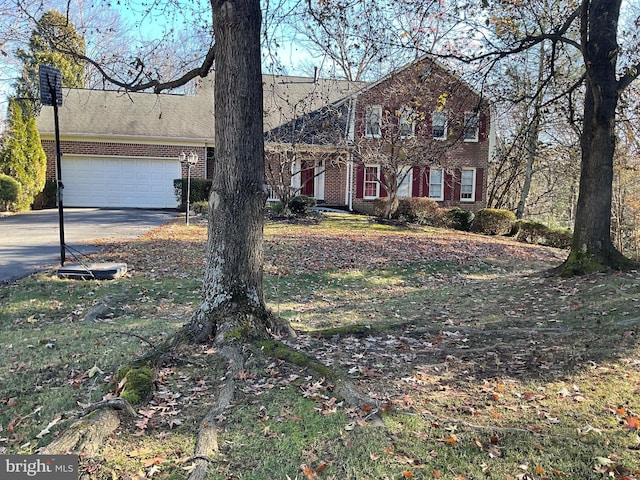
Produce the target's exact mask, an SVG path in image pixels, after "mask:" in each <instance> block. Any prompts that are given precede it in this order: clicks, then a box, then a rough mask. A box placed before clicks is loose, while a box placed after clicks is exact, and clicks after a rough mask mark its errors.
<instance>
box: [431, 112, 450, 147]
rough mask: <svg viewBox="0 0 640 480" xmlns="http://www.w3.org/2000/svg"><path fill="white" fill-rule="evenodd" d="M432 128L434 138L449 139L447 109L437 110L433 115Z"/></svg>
mask: <svg viewBox="0 0 640 480" xmlns="http://www.w3.org/2000/svg"><path fill="white" fill-rule="evenodd" d="M432 128H433V139H434V140H446V139H447V111H446V110H436V111H435V112H433V115H432Z"/></svg>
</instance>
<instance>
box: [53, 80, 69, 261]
mask: <svg viewBox="0 0 640 480" xmlns="http://www.w3.org/2000/svg"><path fill="white" fill-rule="evenodd" d="M51 97H52V98H53V119H54V122H55V138H56V170H57V179H56V180H57V184H58V223H59V227H60V266H61V267H64V262H65V260H66V259H65V245H64V207H63V202H62V197H63V191H64V185H63V183H62V150H61V149H60V124H59V121H58V102H57V98H56V90H55V88H53V87H52V88H51Z"/></svg>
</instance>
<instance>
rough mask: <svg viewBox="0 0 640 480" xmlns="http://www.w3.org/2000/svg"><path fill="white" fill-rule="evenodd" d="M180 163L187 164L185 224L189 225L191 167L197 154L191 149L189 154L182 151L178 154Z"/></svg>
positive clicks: (196, 158) (195, 161)
mask: <svg viewBox="0 0 640 480" xmlns="http://www.w3.org/2000/svg"><path fill="white" fill-rule="evenodd" d="M178 158H179V160H180V163H182V164H183V165H186V166H187V212H186V217H185V221H186V224H187V225H189V208H190V206H189V201H190V198H189V197H191V167H193V166H195V164H196V163H198V154H197V153H195V152H193V151H191V152H189V154H186V153H184V151H183V152H181V153H180V155H179V156H178Z"/></svg>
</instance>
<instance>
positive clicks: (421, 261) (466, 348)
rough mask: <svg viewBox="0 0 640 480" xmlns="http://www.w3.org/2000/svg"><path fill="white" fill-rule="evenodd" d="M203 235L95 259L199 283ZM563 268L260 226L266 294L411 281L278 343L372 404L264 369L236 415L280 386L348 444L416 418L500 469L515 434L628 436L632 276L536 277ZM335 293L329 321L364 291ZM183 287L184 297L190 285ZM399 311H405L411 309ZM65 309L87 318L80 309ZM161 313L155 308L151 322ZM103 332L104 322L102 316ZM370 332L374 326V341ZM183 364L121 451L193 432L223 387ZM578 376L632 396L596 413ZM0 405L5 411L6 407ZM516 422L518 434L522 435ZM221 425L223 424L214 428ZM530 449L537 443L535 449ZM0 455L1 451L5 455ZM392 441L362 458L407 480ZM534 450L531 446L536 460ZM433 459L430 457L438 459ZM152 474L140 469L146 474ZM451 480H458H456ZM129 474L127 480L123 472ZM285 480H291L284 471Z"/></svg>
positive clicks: (440, 438) (304, 300) (391, 235)
mask: <svg viewBox="0 0 640 480" xmlns="http://www.w3.org/2000/svg"><path fill="white" fill-rule="evenodd" d="M205 236H206V230H205V228H204V227H202V226H194V227H192V228H190V229H188V230H186V229H184V228H183V227H182V226H181V225H179V224H178V223H177V222H176V223H174V224H169V225H167V226H165V227H163V228H160V229H157V230H154V231H152V232H150V233H149V234H148V235H146V236H144V237H142V238H141V239H140V240H139V241H136V242H126V243H119V244H108V245H105V250H104V251H103V252H102V253H101V254H99V256H104V257H108V258H109V259H110V260H114V261H117V260H122V261H127V262H128V263H130V264H131V266H132V268H131V269H130V273H129V277H130V278H136V277H145V278H149V279H151V280H154V281H161V280H166V279H176V280H193V281H196V280H197V279H198V278H199V277H200V275H201V270H202V268H203V262H204V259H203V257H204V241H205ZM565 256H566V252H564V251H559V250H555V249H550V248H545V247H537V246H531V245H525V244H519V243H515V242H512V241H511V240H508V239H501V238H488V237H482V236H477V235H471V234H465V233H460V232H450V231H436V232H435V233H433V232H432V233H428V234H425V233H424V232H422V231H402V232H397V231H389V232H385V231H375V230H371V231H369V230H366V229H363V230H360V231H357V232H356V233H354V232H351V231H345V230H339V229H337V230H324V229H323V228H322V223H321V224H320V225H319V226H300V225H284V226H283V225H278V226H277V228H275V229H270V227H269V226H267V229H266V239H265V257H266V258H265V271H266V275H267V282H269V281H274V280H275V279H277V280H278V281H282V279H286V280H287V281H289V282H292V283H296V282H297V279H298V278H300V277H303V276H315V277H317V281H316V282H317V283H316V285H317V284H319V283H320V282H322V281H323V280H324V279H326V277H323V275H324V274H326V273H331V272H336V271H339V272H345V271H347V272H348V271H352V272H362V273H363V275H364V276H365V277H367V278H373V277H375V276H376V272H379V271H380V269H384V268H391V269H396V271H402V269H403V268H405V267H408V269H407V272H408V273H407V275H406V276H405V277H404V278H403V279H402V280H401V281H399V282H397V283H395V284H394V285H388V284H385V281H384V279H382V281H381V282H380V285H379V287H380V288H378V289H377V290H376V289H375V288H372V289H371V290H368V291H366V292H365V293H366V295H369V298H367V299H366V300H368V301H369V302H370V303H371V304H372V305H374V308H372V309H371V311H369V312H368V313H367V315H366V316H365V317H364V319H365V321H364V322H363V323H362V324H361V325H360V326H361V327H362V328H361V329H359V330H358V331H357V332H356V333H349V330H346V331H344V332H340V331H336V332H333V333H329V334H324V333H323V332H321V329H322V326H323V325H322V322H314V320H313V319H311V320H310V321H309V322H308V323H307V324H306V325H305V327H306V328H305V331H304V332H303V333H301V334H300V335H299V337H298V339H297V340H296V341H295V343H292V344H291V346H292V347H293V348H297V349H300V350H302V351H304V352H305V353H309V354H312V355H314V356H315V357H316V358H318V359H319V360H320V361H322V362H323V363H324V364H325V365H327V366H331V367H334V368H336V369H339V370H340V371H342V372H344V373H345V375H347V376H348V377H350V378H351V379H352V380H354V381H355V382H356V384H357V385H358V386H359V387H360V388H361V389H363V390H364V391H365V392H366V393H367V394H368V395H369V396H370V397H371V398H373V399H374V400H376V401H377V404H376V405H375V406H371V405H362V406H360V407H359V408H355V409H354V408H348V407H347V406H345V405H344V404H343V403H342V402H341V401H340V400H339V399H337V398H336V397H335V396H334V395H333V392H332V390H333V387H332V385H331V384H330V382H327V381H326V380H325V379H323V378H316V377H314V376H313V375H310V374H309V372H307V371H305V370H304V369H302V368H295V367H292V366H291V365H288V364H285V363H284V362H282V361H279V360H277V359H274V361H273V362H272V363H269V364H267V365H263V366H261V367H260V368H257V367H255V366H254V367H255V368H251V369H247V370H246V371H243V372H241V373H240V374H239V378H238V381H239V382H240V390H241V392H242V398H241V399H239V400H238V403H240V402H243V401H249V402H256V401H257V402H259V399H260V397H261V396H263V395H265V393H267V392H269V391H271V390H278V389H285V388H288V387H290V386H293V387H294V391H296V392H297V394H298V395H300V396H302V397H303V398H305V399H307V400H309V401H312V402H314V404H315V407H314V409H315V411H316V412H317V413H318V414H319V415H323V416H330V415H336V414H341V415H345V416H346V418H347V419H348V422H347V423H346V424H345V426H344V430H345V432H350V431H353V429H354V428H359V427H361V426H363V425H366V423H367V421H368V419H369V418H370V415H371V410H372V409H374V408H375V409H380V411H381V412H380V413H385V412H387V411H397V412H407V413H410V414H411V415H416V414H417V415H419V416H420V418H422V419H425V420H426V421H427V423H429V424H430V425H431V428H432V429H434V433H432V434H430V433H428V432H427V431H423V430H420V431H416V432H414V433H413V435H414V436H418V437H422V436H424V439H425V440H428V439H434V441H435V442H436V444H437V443H440V445H441V447H439V448H452V449H455V448H462V447H463V445H470V446H473V448H474V449H475V450H476V451H477V452H479V453H480V454H482V455H484V456H485V458H486V461H495V459H504V457H506V456H508V455H507V451H506V450H507V447H506V446H505V445H506V442H507V440H505V439H504V437H505V436H509V435H510V434H512V433H514V432H519V431H523V432H527V433H528V434H533V435H542V436H544V433H545V432H546V431H547V430H548V429H549V428H552V427H553V426H554V425H559V424H562V425H568V426H569V427H570V428H572V429H573V430H574V431H575V432H576V435H577V438H579V439H585V438H588V439H590V440H589V441H590V442H591V441H594V440H593V439H594V438H598V437H601V436H612V435H622V434H625V432H627V433H626V435H630V434H635V432H636V431H637V430H638V414H639V411H640V405H638V404H637V403H634V397H633V394H637V393H640V381H639V380H638V370H639V367H640V357H639V356H638V348H637V347H638V345H637V333H638V331H637V330H638V324H639V323H640V318H638V317H637V311H638V308H637V307H638V302H639V300H638V299H639V298H640V277H638V273H637V272H631V273H615V274H608V275H591V276H585V277H579V278H577V279H576V278H574V279H562V278H558V277H554V276H549V275H545V274H544V272H545V270H546V269H548V268H551V267H553V266H557V265H558V264H559V263H560V262H561V261H562V260H563V259H564V258H565ZM415 265H420V268H423V267H424V268H423V271H422V272H421V273H419V274H416V273H415V271H414V270H412V269H411V268H410V267H412V266H415ZM344 283H347V286H346V287H345V288H342V289H340V288H338V289H337V296H339V297H340V300H339V301H336V300H335V298H334V299H332V295H325V296H326V297H327V300H326V301H328V302H332V303H331V308H332V309H334V310H335V311H336V312H338V315H339V312H340V310H341V309H343V308H345V306H347V307H348V305H349V302H350V301H351V300H352V299H354V298H357V297H358V294H359V293H360V294H361V293H362V292H357V291H351V290H350V289H349V286H348V282H344ZM416 284H417V285H418V294H419V295H421V296H422V297H423V300H424V301H422V302H421V303H420V304H419V305H416V304H411V303H410V302H407V305H405V308H403V309H400V310H399V311H398V315H393V318H391V319H390V318H389V316H390V315H389V314H388V312H386V311H381V309H376V308H375V305H376V304H379V303H382V302H383V301H384V299H385V297H386V296H388V295H393V296H397V297H399V298H402V297H403V295H404V294H406V293H407V291H408V286H413V287H415V285H416ZM311 285H312V286H313V283H312V284H311ZM173 288H174V289H180V285H179V284H176V283H174V287H173ZM189 289H190V290H191V291H196V290H197V287H194V286H190V287H189ZM181 293H182V292H180V291H178V294H177V295H175V296H173V295H171V293H170V292H169V294H167V292H165V293H164V296H163V302H161V303H160V305H162V304H163V303H164V304H165V305H166V306H165V307H164V309H169V310H171V309H174V308H175V309H177V311H179V312H180V314H179V316H180V317H182V318H183V319H185V317H186V316H187V315H188V314H189V312H190V311H192V309H193V308H195V307H194V304H193V302H192V301H190V302H189V304H188V305H186V306H185V305H183V304H180V303H179V302H176V301H175V299H180V298H181V295H180V294H181ZM314 295H315V292H314V290H313V289H312V290H310V291H306V292H304V294H303V295H300V296H299V298H298V299H297V300H296V299H295V298H294V299H293V300H294V301H293V303H294V305H293V307H292V309H293V310H299V311H301V312H303V311H304V310H305V309H306V308H308V305H309V304H313V302H314ZM145 298H146V296H145V294H144V293H143V294H142V296H139V297H138V300H139V302H138V305H136V307H132V306H131V305H128V306H124V307H120V308H122V311H126V310H127V307H128V308H140V307H142V308H145V307H146V305H145V304H147V303H151V304H153V303H156V301H155V300H151V301H149V302H147V301H146V300H145ZM411 298H412V299H415V295H414V296H411ZM430 299H437V301H429V300H430ZM296 302H297V303H296ZM156 305H157V303H156ZM57 308H60V306H58V307H57ZM78 308H80V309H83V308H85V306H83V305H82V304H80V305H78ZM162 310H163V309H160V310H158V309H157V307H156V311H157V312H161V311H162ZM108 318H109V321H111V319H112V318H113V317H108ZM114 321H117V315H116V317H115V319H114ZM385 322H386V323H385ZM379 325H383V327H384V328H382V329H381V328H378V327H379ZM612 339H614V340H615V344H613V345H612ZM182 353H183V354H184V358H185V360H186V364H187V365H189V367H188V368H185V367H184V366H183V364H182V363H177V364H174V365H165V367H163V369H162V370H161V371H160V372H159V376H158V388H157V389H156V391H155V392H154V395H153V398H152V400H151V401H150V402H149V404H148V405H147V406H145V407H144V408H142V409H141V410H140V411H139V412H138V413H139V416H138V418H136V419H135V421H134V422H133V423H132V425H131V426H130V427H129V428H130V430H129V433H130V434H131V435H132V436H133V437H145V438H149V437H150V436H152V437H154V438H159V439H162V438H163V437H170V436H171V435H173V433H172V432H175V433H176V434H177V433H179V432H182V431H184V430H185V429H191V430H192V431H193V430H194V429H195V428H197V424H198V421H199V418H202V416H203V415H204V412H206V408H207V405H208V403H209V402H210V396H211V394H212V392H215V391H216V388H217V387H218V385H219V384H220V381H221V379H222V378H224V374H223V373H221V372H218V374H217V376H211V375H207V374H205V373H203V370H202V369H200V368H198V365H200V364H201V363H202V362H206V359H207V358H208V357H210V356H211V355H213V354H214V353H215V352H213V351H212V350H211V349H210V347H206V348H203V349H202V350H198V351H195V352H193V351H191V352H182ZM190 362H192V363H190ZM100 367H102V365H100V366H98V365H96V364H94V366H93V367H92V368H88V369H87V370H79V371H74V370H71V373H70V374H69V378H68V380H67V382H69V383H70V384H71V385H74V388H76V387H75V386H77V387H78V388H80V389H81V388H83V386H84V385H85V384H87V382H89V381H90V380H91V379H92V378H93V377H94V376H97V375H101V374H102V373H103V372H102V370H101V369H100ZM15 368H19V366H17V365H16V367H15ZM196 372H198V373H196ZM584 372H587V373H584ZM587 374H589V375H595V376H596V377H597V378H600V379H602V381H603V382H606V381H607V379H608V378H612V377H614V376H618V375H627V376H628V378H629V381H630V382H631V383H633V382H636V383H635V387H634V386H633V385H632V386H631V387H630V389H629V392H628V393H626V392H621V393H620V395H619V396H618V397H617V398H616V400H617V402H616V403H615V404H609V403H608V402H606V400H604V399H603V397H602V396H603V395H604V394H603V392H601V391H596V392H591V391H583V390H582V389H581V386H580V385H577V384H574V383H567V381H566V380H567V378H568V376H569V375H571V376H572V378H580V375H587ZM591 388H593V387H591ZM635 398H637V397H635ZM251 399H254V400H251ZM2 401H3V402H4V404H5V405H9V404H10V403H12V402H15V400H13V399H8V400H7V399H3V400H2ZM588 409H590V410H593V409H599V410H600V412H599V414H598V415H596V420H597V422H594V421H592V420H590V423H589V422H583V421H582V417H585V416H586V414H585V413H584V412H586V411H587V410H588ZM260 415H262V416H258V417H257V418H258V419H259V420H261V421H262V422H263V423H268V422H269V421H271V420H272V419H273V418H275V419H276V420H277V419H278V418H280V419H283V420H286V421H293V422H301V421H303V419H302V418H300V417H299V416H298V415H297V414H295V413H292V412H291V411H289V410H287V409H283V410H282V411H281V412H279V413H278V414H277V415H275V417H271V416H270V415H268V414H267V413H266V411H262V413H260ZM523 415H526V418H527V423H526V424H522V423H520V421H521V419H522V416H523ZM519 419H520V421H519ZM220 420H221V421H222V422H224V421H225V420H226V416H225V415H223V417H222V418H220ZM58 422H59V419H58V417H57V416H56V417H54V418H51V419H49V420H47V421H45V422H44V423H43V426H44V427H45V428H43V429H42V431H41V434H42V435H41V437H44V438H46V437H47V436H48V435H49V434H50V432H49V429H50V428H53V427H54V426H55V425H56V424H57V423H58ZM592 424H593V425H592ZM0 427H2V425H1V424H0ZM19 427H20V420H19V417H16V418H14V419H13V421H12V422H10V423H8V424H5V426H4V429H5V431H6V430H9V431H10V432H11V433H15V430H16V429H19ZM267 427H270V426H269V425H265V427H264V432H263V433H264V435H268V436H271V435H273V434H274V433H273V431H271V428H267ZM454 427H455V428H454ZM621 432H622V433H621ZM636 436H637V435H636ZM16 438H17V437H16ZM0 440H2V439H0ZM538 441H541V442H543V443H544V438H542V439H539V440H538ZM572 441H573V440H572ZM580 441H582V440H580ZM7 443H8V439H7V438H5V439H4V444H5V445H6V444H7ZM9 443H10V442H9ZM401 443H402V441H401V440H397V441H395V442H394V441H391V443H390V446H389V450H388V452H387V453H384V452H382V453H380V452H379V453H373V452H372V453H371V460H372V461H373V458H376V459H378V458H380V457H383V458H384V457H385V456H386V457H392V458H397V459H400V458H405V459H407V460H406V461H407V462H409V464H410V465H411V468H408V469H406V470H401V471H400V472H401V475H402V476H404V478H413V476H414V475H418V471H420V468H416V465H418V466H421V465H424V463H425V462H426V459H420V460H419V459H418V457H417V456H416V453H415V452H413V451H411V452H408V451H407V452H403V449H402V446H401ZM630 443H631V444H633V442H630ZM638 443H640V440H638ZM2 445H3V444H2V443H0V448H4V451H9V450H7V449H6V447H2ZM636 447H637V445H636ZM545 448H546V447H544V446H542V445H541V446H540V449H539V451H544V449H545ZM406 450H409V449H408V448H406ZM619 455H620V453H619V452H606V451H604V450H602V452H601V455H599V456H597V457H596V456H593V457H592V463H593V465H591V466H590V467H589V471H591V472H593V473H594V475H605V476H610V477H616V478H620V479H623V478H629V479H633V478H636V477H637V476H638V472H637V471H634V470H633V467H632V466H628V462H627V463H625V461H624V460H623V459H622V458H621V457H620V456H619ZM432 456H433V458H436V457H437V456H438V454H437V453H433V455H432ZM185 458H188V452H187V451H184V449H176V451H175V452H173V453H170V454H167V453H164V454H161V455H159V456H151V457H149V458H147V459H146V460H147V463H146V464H144V465H142V466H141V467H140V468H141V469H142V470H141V472H142V474H144V475H147V478H148V476H154V477H156V478H159V477H161V475H162V474H161V467H162V466H163V465H165V466H166V465H167V464H168V463H174V464H176V465H180V467H181V468H182V467H184V468H185V469H188V462H187V463H185ZM149 460H153V461H152V462H151V463H150V464H149V463H148V462H149ZM376 461H377V460H376ZM333 463H339V462H336V461H333ZM426 463H428V462H426ZM298 465H302V466H301V467H299V470H298V473H299V474H302V475H303V476H304V477H305V478H316V477H318V478H320V477H322V478H324V477H323V476H325V475H328V473H327V472H331V471H334V470H335V469H333V470H332V467H333V465H332V463H331V462H329V463H325V462H324V460H323V461H322V462H318V463H317V464H314V463H312V462H309V463H302V464H300V463H298ZM327 465H328V466H329V468H327ZM483 465H484V466H482V465H481V466H480V467H481V469H483V470H484V469H486V470H487V471H488V470H490V465H489V464H483ZM625 465H626V466H625ZM525 466H526V467H527V468H520V472H519V473H517V472H514V476H513V478H535V479H538V478H540V479H542V478H558V477H563V476H565V475H566V474H564V473H563V471H562V470H561V469H557V470H554V466H553V465H551V466H549V465H545V466H541V465H537V464H529V463H526V464H525V463H522V464H521V465H520V467H525ZM92 468H97V469H98V470H100V466H99V465H97V464H94V463H91V462H89V463H88V464H87V469H89V470H90V469H92ZM558 468H560V467H558ZM562 468H565V470H566V467H562ZM325 469H326V470H325ZM103 470H104V468H103ZM432 471H433V475H432V476H433V477H434V478H440V476H441V475H442V476H443V477H445V475H444V473H440V472H441V471H444V469H443V468H439V469H433V470H432ZM436 472H438V473H437V475H436ZM138 473H140V472H138ZM458 474H459V475H460V476H461V478H462V476H464V472H458ZM128 475H130V478H134V477H135V475H136V473H135V472H134V473H131V474H128ZM291 475H292V478H293V477H294V476H296V472H292V473H291ZM420 475H422V473H420ZM123 478H124V477H123ZM425 478H426V477H425ZM446 478H454V477H446ZM594 478H596V477H594Z"/></svg>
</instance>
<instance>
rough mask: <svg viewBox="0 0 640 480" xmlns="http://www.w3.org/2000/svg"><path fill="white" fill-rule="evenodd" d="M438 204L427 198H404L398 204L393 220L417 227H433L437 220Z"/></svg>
mask: <svg viewBox="0 0 640 480" xmlns="http://www.w3.org/2000/svg"><path fill="white" fill-rule="evenodd" d="M439 210H440V207H438V202H436V201H435V200H433V199H431V198H427V197H406V198H401V199H400V200H399V202H398V208H397V209H396V212H395V214H394V218H398V219H403V220H406V221H407V222H411V223H417V224H419V225H434V224H435V223H436V219H437V218H438V212H439Z"/></svg>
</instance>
